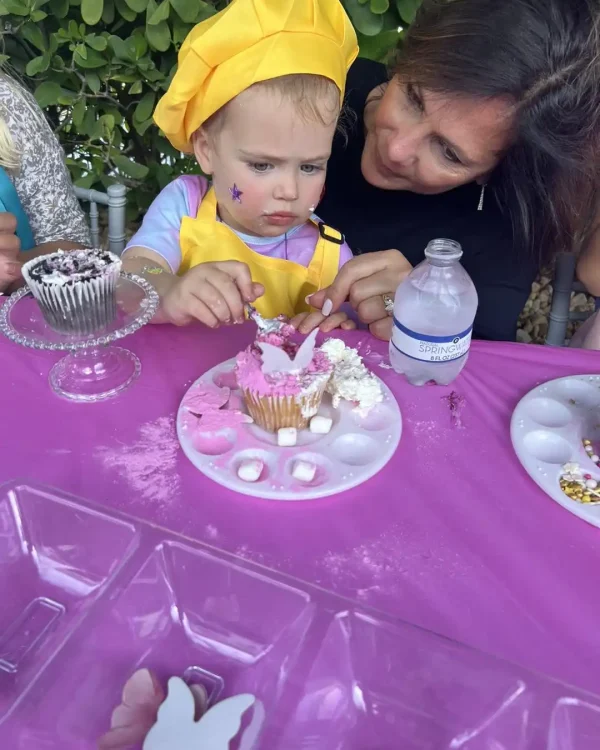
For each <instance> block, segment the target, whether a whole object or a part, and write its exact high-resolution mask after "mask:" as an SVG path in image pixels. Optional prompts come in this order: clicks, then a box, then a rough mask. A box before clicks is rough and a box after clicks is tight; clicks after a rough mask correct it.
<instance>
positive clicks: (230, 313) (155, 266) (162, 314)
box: [123, 178, 264, 328]
mask: <svg viewBox="0 0 600 750" xmlns="http://www.w3.org/2000/svg"><path fill="white" fill-rule="evenodd" d="M196 211H197V206H190V205H189V196H188V191H187V190H186V183H185V180H184V179H181V178H180V179H178V180H175V181H174V182H172V183H171V184H170V185H168V186H167V187H166V188H165V189H164V190H163V191H162V192H161V193H160V195H159V196H158V197H157V198H156V199H155V200H154V202H153V203H152V205H151V206H150V208H149V209H148V212H147V213H146V216H145V217H144V221H143V223H142V226H141V227H140V229H139V230H138V232H137V233H136V234H135V235H134V237H133V238H132V239H131V241H130V242H129V244H128V246H127V247H126V249H125V252H124V253H123V270H124V271H126V272H129V273H136V274H138V275H140V276H142V277H143V278H145V279H146V280H147V281H148V282H149V283H151V284H152V286H154V288H155V289H156V291H157V292H158V294H159V296H160V307H159V310H158V312H157V314H156V315H155V316H154V318H153V321H152V322H153V323H174V324H175V325H186V324H187V323H190V322H192V321H193V320H199V321H201V322H202V323H204V324H205V325H207V326H210V327H211V328H216V327H217V326H219V325H221V324H222V323H233V322H236V321H243V320H244V309H243V306H244V302H254V301H255V300H256V298H257V297H259V296H260V295H261V294H262V293H263V291H264V290H263V288H262V286H260V284H253V283H252V279H251V277H250V270H249V269H248V267H247V266H246V265H245V264H244V263H238V262H236V261H227V262H225V263H200V264H199V265H197V266H194V268H192V269H190V270H189V271H188V272H187V273H186V274H184V275H183V276H181V277H179V276H177V275H176V273H177V270H178V268H179V266H180V264H181V249H180V244H179V233H180V230H181V222H182V219H183V217H184V216H189V215H194V214H195V213H196Z"/></svg>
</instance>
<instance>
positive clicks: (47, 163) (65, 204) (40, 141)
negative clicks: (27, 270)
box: [0, 75, 90, 291]
mask: <svg viewBox="0 0 600 750" xmlns="http://www.w3.org/2000/svg"><path fill="white" fill-rule="evenodd" d="M0 168H1V169H0V209H1V212H0V291H3V290H5V289H6V288H7V287H8V286H10V284H12V283H13V282H15V281H18V280H19V279H20V277H21V265H22V263H23V262H24V261H25V260H27V259H28V258H30V257H33V256H34V255H41V254H43V253H49V252H52V251H53V250H56V249H57V248H59V247H60V248H63V249H65V250H69V249H72V248H75V247H81V246H85V245H89V243H90V236H89V229H88V227H87V224H86V221H85V216H84V214H83V211H82V210H81V207H80V206H79V203H78V201H77V198H76V197H75V193H74V191H73V186H72V184H71V180H70V177H69V173H68V171H67V168H66V166H65V157H64V153H63V150H62V148H61V147H60V144H59V143H58V140H57V138H56V136H55V135H54V133H53V132H52V129H51V128H50V125H49V124H48V122H47V120H46V118H45V117H44V114H43V112H42V111H41V110H40V108H39V107H38V105H37V103H36V101H35V99H34V98H33V96H31V94H29V93H28V92H27V91H25V89H23V88H22V87H21V86H20V85H19V84H17V83H16V82H15V81H14V80H13V79H12V78H10V77H9V76H7V75H0Z"/></svg>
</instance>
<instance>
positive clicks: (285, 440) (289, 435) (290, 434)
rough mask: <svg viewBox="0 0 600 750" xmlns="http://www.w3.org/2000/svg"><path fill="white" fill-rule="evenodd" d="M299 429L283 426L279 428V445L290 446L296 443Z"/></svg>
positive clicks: (282, 446)
mask: <svg viewBox="0 0 600 750" xmlns="http://www.w3.org/2000/svg"><path fill="white" fill-rule="evenodd" d="M297 440H298V430H297V429H296V428H295V427H281V428H280V429H279V430H277V445H279V446H280V447H281V448H290V447H291V446H292V445H296V441H297Z"/></svg>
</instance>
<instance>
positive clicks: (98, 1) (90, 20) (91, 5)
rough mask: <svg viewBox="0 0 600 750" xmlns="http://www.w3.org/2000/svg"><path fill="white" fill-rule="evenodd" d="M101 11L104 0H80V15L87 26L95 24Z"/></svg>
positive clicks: (99, 17) (100, 16)
mask: <svg viewBox="0 0 600 750" xmlns="http://www.w3.org/2000/svg"><path fill="white" fill-rule="evenodd" d="M103 12H104V0H81V17H82V18H83V20H84V21H85V22H86V23H87V25H88V26H95V25H96V24H97V23H98V21H99V20H100V19H101V18H102V13H103Z"/></svg>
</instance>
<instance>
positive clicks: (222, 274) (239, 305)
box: [160, 260, 264, 328]
mask: <svg viewBox="0 0 600 750" xmlns="http://www.w3.org/2000/svg"><path fill="white" fill-rule="evenodd" d="M262 294H264V288H263V287H262V285H261V284H255V283H253V281H252V277H251V275H250V269H249V268H248V266H247V265H246V264H245V263H240V262H239V261H235V260H228V261H223V262H216V263H199V264H198V265H197V266H194V267H193V268H190V270H189V271H188V272H187V273H186V274H185V275H184V276H181V277H175V276H174V277H173V281H172V282H171V284H170V287H169V288H168V289H166V290H165V292H164V294H162V295H161V296H162V300H161V308H160V311H161V319H163V320H165V321H166V322H169V323H174V324H175V325H178V326H181V325H186V324H187V323H190V322H192V321H193V320H199V321H201V322H202V323H204V324H205V325H207V326H209V327H210V328H217V327H218V326H220V325H222V324H224V323H225V324H228V323H243V322H244V320H245V318H244V303H245V302H254V301H255V300H256V299H257V297H260V296H261V295H262Z"/></svg>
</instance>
